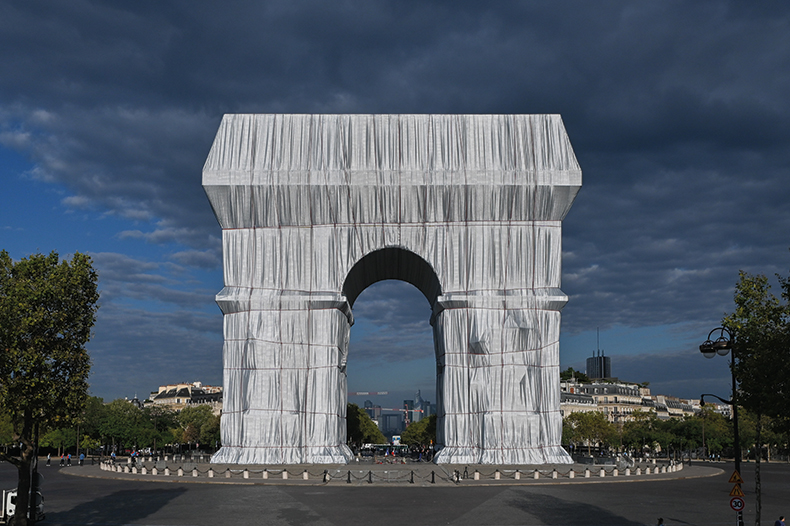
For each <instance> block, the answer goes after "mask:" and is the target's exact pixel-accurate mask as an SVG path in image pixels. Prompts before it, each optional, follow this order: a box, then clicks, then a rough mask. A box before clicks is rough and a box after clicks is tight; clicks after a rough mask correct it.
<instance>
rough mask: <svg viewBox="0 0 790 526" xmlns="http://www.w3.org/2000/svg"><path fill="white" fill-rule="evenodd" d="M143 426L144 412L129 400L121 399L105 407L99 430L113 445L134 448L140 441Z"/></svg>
mask: <svg viewBox="0 0 790 526" xmlns="http://www.w3.org/2000/svg"><path fill="white" fill-rule="evenodd" d="M143 425H144V418H143V413H142V411H140V409H138V408H137V407H135V406H134V405H132V404H130V403H129V401H128V400H123V399H121V398H119V399H117V400H113V401H112V402H110V403H109V404H107V405H106V406H105V408H104V413H103V416H102V420H101V422H100V424H99V430H100V433H101V436H102V437H104V438H105V439H109V440H110V443H112V444H113V445H115V444H118V445H119V446H121V447H133V446H136V445H137V443H138V441H139V438H140V431H141V428H142V427H143Z"/></svg>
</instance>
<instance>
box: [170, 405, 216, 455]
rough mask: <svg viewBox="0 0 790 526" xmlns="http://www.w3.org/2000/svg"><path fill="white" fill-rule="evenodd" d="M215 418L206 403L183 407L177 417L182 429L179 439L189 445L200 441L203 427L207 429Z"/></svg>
mask: <svg viewBox="0 0 790 526" xmlns="http://www.w3.org/2000/svg"><path fill="white" fill-rule="evenodd" d="M215 418H216V417H215V416H214V411H213V410H212V409H211V407H210V406H208V405H197V406H190V407H185V408H184V409H183V410H182V411H181V412H180V413H178V417H177V419H178V424H179V426H181V430H182V432H181V437H180V441H181V442H186V443H188V444H190V445H191V444H198V443H200V441H201V435H202V431H203V429H204V427H205V428H206V429H208V426H210V425H211V424H213V423H214V421H215Z"/></svg>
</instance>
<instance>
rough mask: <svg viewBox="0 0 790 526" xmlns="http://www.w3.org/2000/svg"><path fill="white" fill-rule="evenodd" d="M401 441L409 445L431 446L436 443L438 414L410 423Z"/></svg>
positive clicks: (402, 434)
mask: <svg viewBox="0 0 790 526" xmlns="http://www.w3.org/2000/svg"><path fill="white" fill-rule="evenodd" d="M400 441H401V443H402V444H406V445H407V446H429V445H431V444H435V443H436V415H431V416H429V417H428V418H423V419H421V420H420V421H419V422H413V423H412V424H409V427H407V428H406V429H405V430H404V431H403V433H401V438H400Z"/></svg>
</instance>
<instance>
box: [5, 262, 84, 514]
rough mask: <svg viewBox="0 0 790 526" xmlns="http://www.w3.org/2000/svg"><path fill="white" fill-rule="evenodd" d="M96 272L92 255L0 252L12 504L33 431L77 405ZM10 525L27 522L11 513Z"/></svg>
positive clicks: (24, 489) (23, 493) (25, 486)
mask: <svg viewBox="0 0 790 526" xmlns="http://www.w3.org/2000/svg"><path fill="white" fill-rule="evenodd" d="M97 282H98V277H97V274H96V271H95V270H94V269H93V266H92V264H91V259H90V257H88V256H86V255H84V254H80V253H76V254H74V256H73V258H72V259H71V260H70V261H69V260H65V259H64V260H62V261H61V260H60V257H59V256H58V254H57V252H52V253H50V254H49V255H42V254H35V255H32V256H30V257H29V258H23V259H21V260H19V261H17V262H14V261H13V260H12V259H11V257H10V256H9V255H8V253H7V252H6V251H5V250H3V251H1V252H0V407H3V409H4V411H5V412H6V413H7V414H8V416H9V418H10V421H11V425H12V428H13V438H14V441H15V442H17V443H19V444H21V447H20V450H19V455H6V454H4V453H0V459H3V460H8V461H9V462H11V463H13V464H14V465H16V466H17V468H18V470H19V485H18V491H19V493H18V495H19V497H18V500H17V506H18V507H19V508H21V509H27V501H28V492H29V488H30V472H31V463H32V461H33V456H34V454H35V449H36V440H37V438H38V437H37V429H39V427H44V428H46V427H50V426H56V425H62V424H64V423H67V422H69V421H71V420H72V419H73V418H75V417H76V416H77V415H78V414H79V412H80V411H81V410H82V406H83V403H84V401H85V398H86V393H87V390H88V373H89V372H90V358H89V356H88V353H87V351H86V350H85V345H86V344H87V343H88V340H89V339H90V336H91V328H92V327H93V324H94V323H95V321H96V309H97V308H98V307H97V301H98V299H99V292H98V286H97ZM13 520H14V521H15V522H14V524H26V523H27V521H28V520H27V517H26V516H25V515H24V514H17V516H15V517H14V519H13Z"/></svg>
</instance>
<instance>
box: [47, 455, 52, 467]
mask: <svg viewBox="0 0 790 526" xmlns="http://www.w3.org/2000/svg"><path fill="white" fill-rule="evenodd" d="M50 462H52V453H47V466H49V465H50Z"/></svg>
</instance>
